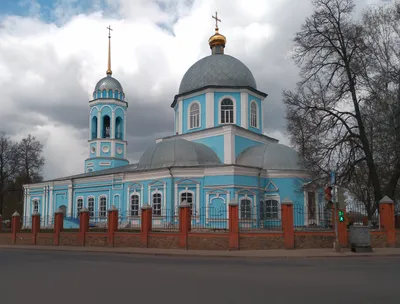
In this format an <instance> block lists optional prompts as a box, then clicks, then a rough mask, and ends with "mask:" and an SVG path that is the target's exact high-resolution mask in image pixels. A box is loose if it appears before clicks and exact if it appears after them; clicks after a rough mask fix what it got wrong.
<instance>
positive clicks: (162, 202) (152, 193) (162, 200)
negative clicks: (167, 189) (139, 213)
mask: <svg viewBox="0 0 400 304" xmlns="http://www.w3.org/2000/svg"><path fill="white" fill-rule="evenodd" d="M154 194H160V195H161V212H160V213H161V215H157V216H156V215H154V214H153V212H154V211H153V209H154V208H153V196H154ZM150 198H151V205H150V206H151V210H152V212H151V213H152V214H153V217H163V216H164V215H165V214H164V209H165V208H164V194H163V191H160V190H158V189H157V190H153V191H151V196H150Z"/></svg>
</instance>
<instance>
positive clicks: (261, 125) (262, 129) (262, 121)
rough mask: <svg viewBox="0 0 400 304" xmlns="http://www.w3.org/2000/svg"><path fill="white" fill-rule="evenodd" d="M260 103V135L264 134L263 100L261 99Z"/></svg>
mask: <svg viewBox="0 0 400 304" xmlns="http://www.w3.org/2000/svg"><path fill="white" fill-rule="evenodd" d="M260 103H261V113H260V114H261V115H260V119H261V123H260V128H261V133H262V134H264V99H261V102H260Z"/></svg>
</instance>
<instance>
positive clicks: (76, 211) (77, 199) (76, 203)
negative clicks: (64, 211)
mask: <svg viewBox="0 0 400 304" xmlns="http://www.w3.org/2000/svg"><path fill="white" fill-rule="evenodd" d="M79 200H82V208H85V198H84V197H83V196H81V195H80V196H78V197H77V198H76V201H75V214H76V216H78V201H79Z"/></svg>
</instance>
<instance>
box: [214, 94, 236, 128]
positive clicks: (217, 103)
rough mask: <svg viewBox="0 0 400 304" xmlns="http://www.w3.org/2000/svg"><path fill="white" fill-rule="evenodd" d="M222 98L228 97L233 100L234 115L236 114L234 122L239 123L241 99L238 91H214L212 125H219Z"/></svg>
mask: <svg viewBox="0 0 400 304" xmlns="http://www.w3.org/2000/svg"><path fill="white" fill-rule="evenodd" d="M224 98H230V99H232V101H233V102H234V115H235V116H236V120H235V124H236V125H238V126H240V125H241V100H240V92H215V93H214V126H219V125H221V124H220V123H219V121H220V117H221V114H220V104H221V102H222V100H223V99H224Z"/></svg>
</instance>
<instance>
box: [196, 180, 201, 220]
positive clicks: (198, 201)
mask: <svg viewBox="0 0 400 304" xmlns="http://www.w3.org/2000/svg"><path fill="white" fill-rule="evenodd" d="M196 215H197V222H198V223H199V222H200V184H197V185H196Z"/></svg>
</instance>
